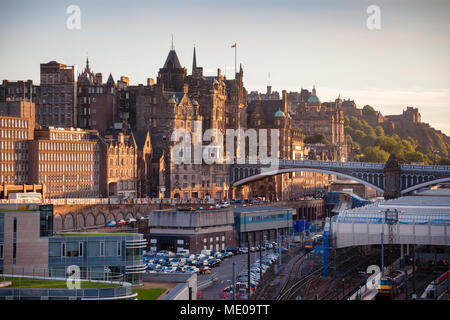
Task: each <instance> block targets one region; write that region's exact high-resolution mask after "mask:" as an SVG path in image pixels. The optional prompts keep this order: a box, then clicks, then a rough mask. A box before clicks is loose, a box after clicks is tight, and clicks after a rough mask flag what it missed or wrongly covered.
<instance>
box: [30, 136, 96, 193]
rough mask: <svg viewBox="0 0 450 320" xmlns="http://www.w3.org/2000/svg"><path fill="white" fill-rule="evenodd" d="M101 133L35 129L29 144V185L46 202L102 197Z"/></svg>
mask: <svg viewBox="0 0 450 320" xmlns="http://www.w3.org/2000/svg"><path fill="white" fill-rule="evenodd" d="M100 160H101V159H100V146H99V144H98V132H97V131H95V130H82V129H79V128H76V129H74V128H55V127H46V128H41V129H36V130H35V132H34V140H32V141H29V164H28V165H29V182H30V183H34V184H43V185H44V192H43V194H44V197H46V198H96V197H100Z"/></svg>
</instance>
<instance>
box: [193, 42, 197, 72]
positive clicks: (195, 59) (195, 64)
mask: <svg viewBox="0 0 450 320" xmlns="http://www.w3.org/2000/svg"><path fill="white" fill-rule="evenodd" d="M196 68H197V58H196V56H195V46H194V58H193V59H192V72H194V70H195V69H196Z"/></svg>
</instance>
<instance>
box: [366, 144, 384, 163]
mask: <svg viewBox="0 0 450 320" xmlns="http://www.w3.org/2000/svg"><path fill="white" fill-rule="evenodd" d="M363 153H364V157H363V161H365V162H378V163H386V161H387V160H388V159H389V153H387V152H386V151H384V150H381V149H380V147H379V146H375V147H371V146H369V147H365V148H364V150H363Z"/></svg>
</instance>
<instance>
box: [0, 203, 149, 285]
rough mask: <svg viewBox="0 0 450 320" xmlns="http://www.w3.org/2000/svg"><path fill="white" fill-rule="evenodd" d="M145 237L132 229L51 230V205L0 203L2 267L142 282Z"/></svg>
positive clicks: (18, 271) (35, 273)
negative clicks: (73, 269) (76, 270)
mask: <svg viewBox="0 0 450 320" xmlns="http://www.w3.org/2000/svg"><path fill="white" fill-rule="evenodd" d="M145 247H146V241H145V239H144V238H143V235H142V234H136V233H88V232H85V233H60V234H54V232H53V205H40V204H1V205H0V273H4V274H13V275H29V276H31V275H32V276H41V277H61V278H65V277H67V268H68V267H69V266H72V265H76V266H78V267H79V268H80V278H81V279H94V280H121V281H127V282H131V283H140V282H141V281H142V274H143V273H144V272H145V265H144V264H143V263H142V253H143V251H142V250H143V248H145Z"/></svg>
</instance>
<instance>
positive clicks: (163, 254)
mask: <svg viewBox="0 0 450 320" xmlns="http://www.w3.org/2000/svg"><path fill="white" fill-rule="evenodd" d="M156 255H158V256H162V257H168V256H169V252H168V251H167V250H160V251H158V253H157V254H156Z"/></svg>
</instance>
